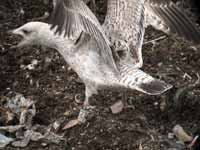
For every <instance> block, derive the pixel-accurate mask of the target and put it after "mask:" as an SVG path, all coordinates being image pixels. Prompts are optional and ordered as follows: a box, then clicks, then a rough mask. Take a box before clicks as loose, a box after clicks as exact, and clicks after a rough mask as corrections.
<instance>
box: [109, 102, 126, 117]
mask: <svg viewBox="0 0 200 150" xmlns="http://www.w3.org/2000/svg"><path fill="white" fill-rule="evenodd" d="M123 108H124V104H123V102H122V101H118V102H116V103H115V104H114V105H112V106H111V107H110V109H111V111H112V113H113V114H118V113H120V112H122V110H123Z"/></svg>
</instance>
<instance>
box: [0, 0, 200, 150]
mask: <svg viewBox="0 0 200 150" xmlns="http://www.w3.org/2000/svg"><path fill="white" fill-rule="evenodd" d="M44 1H45V0H37V1H30V0H1V1H0V96H4V95H6V94H7V93H9V92H10V91H12V92H18V93H22V94H23V95H24V96H26V97H32V98H33V99H34V100H35V101H36V102H37V103H36V108H37V115H36V117H35V119H34V123H37V124H44V125H48V124H50V123H53V122H54V121H55V120H56V119H57V118H60V117H64V115H63V113H64V112H66V111H72V112H75V113H73V114H72V115H71V116H70V118H69V117H68V118H66V122H67V121H68V120H70V119H72V118H75V117H76V116H77V114H78V111H79V109H80V108H81V105H79V104H77V103H76V102H75V101H74V97H75V95H76V94H81V95H83V94H84V85H83V84H82V83H81V82H80V81H79V79H78V77H77V75H76V74H75V73H74V72H73V71H72V70H71V69H69V68H68V66H67V64H66V63H65V61H64V60H63V58H62V57H61V56H60V54H59V53H57V52H56V51H55V50H52V49H47V48H42V47H37V46H34V47H26V48H23V49H11V46H12V45H14V44H16V38H15V37H13V36H11V35H8V34H7V31H8V30H10V29H14V28H16V27H18V26H20V25H22V24H24V23H26V22H28V21H30V20H31V19H32V18H36V17H40V16H42V15H43V14H44V12H45V11H49V12H50V10H51V6H50V4H44ZM46 1H47V2H48V0H46ZM97 6H98V8H97V14H98V17H99V18H100V20H101V21H102V20H103V17H104V14H105V2H104V1H98V2H97ZM22 10H23V11H22ZM23 12H24V13H23ZM146 33H147V34H146V35H145V40H146V41H149V40H152V39H156V38H158V37H160V36H162V35H163V33H160V32H157V31H155V30H153V29H151V28H148V29H147V31H146ZM143 55H144V67H143V70H145V72H148V73H150V74H151V75H153V76H154V77H157V78H160V79H162V80H165V81H166V82H168V83H171V84H172V85H173V86H174V88H173V89H171V90H169V91H168V92H167V93H165V94H163V95H161V96H148V95H145V94H141V93H138V92H135V91H133V92H129V93H127V96H128V103H129V104H130V105H132V106H133V107H132V108H127V109H125V110H123V111H122V112H121V113H120V114H117V115H114V114H112V113H111V112H110V110H109V107H110V105H112V104H114V103H115V102H116V101H118V100H121V99H122V93H120V92H117V91H116V92H110V91H103V92H100V94H99V95H97V96H94V97H93V98H92V103H93V104H94V105H96V106H97V108H98V112H97V113H96V115H95V116H94V117H93V118H92V119H91V120H90V121H89V122H88V123H86V124H83V125H80V126H76V127H74V128H72V129H69V130H67V131H65V139H66V140H65V141H63V142H61V144H59V145H48V146H46V147H43V146H42V145H41V143H40V142H35V143H34V142H32V143H30V144H29V146H28V147H26V148H24V150H29V149H34V150H42V149H43V150H47V149H48V150H55V149H58V150H71V149H74V150H103V149H105V150H111V149H112V150H135V149H136V150H137V149H139V147H140V145H141V146H142V147H143V149H145V150H150V149H152V150H167V149H169V148H173V146H174V142H175V141H176V139H172V140H170V139H168V133H170V132H172V128H173V127H174V125H176V124H180V125H181V126H183V127H184V128H185V129H186V130H187V131H188V132H189V133H194V132H195V131H196V130H197V129H198V126H199V125H200V109H199V107H200V89H199V87H200V86H199V85H196V86H195V87H192V88H191V86H192V85H194V83H195V82H196V81H197V74H198V73H199V74H200V51H199V50H198V48H197V49H195V48H193V46H192V45H191V44H190V43H186V42H185V41H183V40H181V39H178V38H175V37H166V38H164V39H163V40H160V41H159V42H158V43H157V44H156V45H154V46H153V44H151V43H150V44H147V45H144V48H143ZM34 59H36V60H38V61H39V63H38V65H37V66H36V67H35V69H34V70H28V69H23V68H22V67H21V66H22V65H28V64H30V63H31V62H32V60H34ZM60 132H61V131H60ZM14 149H15V148H12V147H7V148H6V150H14Z"/></svg>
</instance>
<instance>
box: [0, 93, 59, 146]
mask: <svg viewBox="0 0 200 150" xmlns="http://www.w3.org/2000/svg"><path fill="white" fill-rule="evenodd" d="M4 98H5V100H6V101H5V103H3V106H0V108H1V110H2V111H1V113H2V114H6V115H2V114H1V115H2V116H0V117H4V118H5V116H6V118H5V119H4V120H5V123H4V122H3V123H4V124H5V125H4V126H0V131H3V133H7V134H8V135H9V134H12V135H13V134H15V139H12V138H9V137H6V136H5V135H3V134H2V133H0V148H2V147H5V146H6V145H8V144H10V143H11V145H12V146H14V147H26V146H27V145H28V144H29V143H30V141H40V140H42V141H45V143H56V144H58V143H59V142H60V141H61V140H63V137H62V136H59V135H56V134H55V133H53V132H52V131H51V128H52V125H50V127H49V126H41V125H33V124H32V120H33V117H34V116H35V115H36V107H35V102H34V101H33V100H32V99H31V98H25V97H24V96H23V95H22V94H15V96H14V97H12V98H8V97H4ZM8 121H14V122H18V124H12V125H10V124H9V125H7V123H8ZM53 127H54V128H58V123H54V126H53ZM40 128H42V129H41V131H42V133H43V134H42V133H40V132H39V131H38V130H39V129H40Z"/></svg>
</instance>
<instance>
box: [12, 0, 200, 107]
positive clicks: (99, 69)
mask: <svg viewBox="0 0 200 150" xmlns="http://www.w3.org/2000/svg"><path fill="white" fill-rule="evenodd" d="M153 2H155V1H153ZM158 2H160V1H158ZM155 3H156V2H155ZM158 4H159V3H158ZM158 6H160V5H158ZM170 6H171V5H169V6H168V5H167V7H170ZM162 8H163V7H161V9H162ZM156 10H157V9H156ZM166 10H168V9H166ZM166 10H163V11H164V12H166ZM172 10H173V12H174V11H175V12H174V14H175V15H177V16H179V19H180V15H182V13H179V12H178V11H177V9H172ZM148 11H150V12H151V14H150V13H147V12H148ZM149 14H150V16H149ZM170 14H173V13H170ZM166 15H168V14H166V13H163V12H162V13H158V12H157V11H155V10H154V5H152V1H151V0H149V1H146V2H145V1H144V0H108V10H107V15H106V19H105V22H104V24H103V26H101V25H100V23H99V22H98V20H97V18H96V17H95V15H94V14H93V13H92V12H91V11H90V9H89V8H88V7H87V5H86V4H85V3H84V2H83V1H82V0H54V11H53V13H52V18H51V21H50V24H51V25H49V24H46V23H42V22H30V23H27V24H25V25H23V26H22V27H20V28H18V29H16V30H14V31H13V33H14V34H19V35H21V36H23V37H24V40H23V41H22V42H21V43H19V45H18V46H24V45H28V44H40V45H45V46H48V47H51V48H54V49H57V50H58V51H59V52H60V54H61V55H62V56H63V58H64V59H65V61H66V62H67V63H68V64H69V65H70V67H71V68H73V69H74V71H75V72H76V73H77V74H78V75H79V77H80V78H81V79H82V80H83V82H84V84H85V86H86V90H85V94H86V100H85V103H84V104H85V105H88V104H89V98H90V97H91V96H92V95H93V94H96V93H97V92H98V90H100V89H106V88H109V89H126V90H127V89H129V90H138V91H141V92H144V93H147V94H150V95H157V94H161V93H163V92H165V91H166V90H168V89H170V88H171V87H172V86H171V85H169V84H166V83H164V82H163V81H160V80H158V79H155V78H153V77H151V76H150V75H148V74H146V73H145V72H143V71H141V70H140V69H139V68H140V67H142V62H143V61H142V51H141V50H142V43H143V38H144V32H145V25H146V24H147V22H146V20H148V17H149V18H150V19H151V18H152V17H153V16H154V17H156V18H158V19H160V21H161V22H162V24H164V25H166V26H169V28H170V29H172V31H174V32H175V31H176V30H173V29H174V28H173V23H174V22H173V21H172V20H173V19H172V20H170V21H172V22H170V21H169V18H167V17H166ZM185 17H186V16H185V15H183V18H182V19H185ZM170 18H171V17H170ZM172 18H173V17H172ZM186 18H187V17H186ZM182 19H180V20H182ZM180 20H179V21H180ZM154 25H155V24H154ZM184 27H185V28H186V27H187V26H184ZM192 27H194V25H193V24H192ZM160 29H161V28H160ZM194 29H196V28H192V29H191V30H194ZM25 31H26V32H25ZM26 33H28V34H26ZM177 33H186V30H184V32H177ZM190 39H192V38H190Z"/></svg>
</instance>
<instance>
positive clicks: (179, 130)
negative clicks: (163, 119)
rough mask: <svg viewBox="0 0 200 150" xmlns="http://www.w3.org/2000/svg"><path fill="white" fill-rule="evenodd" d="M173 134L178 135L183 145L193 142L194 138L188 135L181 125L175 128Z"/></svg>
mask: <svg viewBox="0 0 200 150" xmlns="http://www.w3.org/2000/svg"><path fill="white" fill-rule="evenodd" d="M173 133H174V134H175V135H176V137H177V138H178V139H179V140H180V141H181V142H183V143H185V142H191V141H192V139H193V138H192V136H190V135H188V134H187V133H186V132H185V131H184V129H183V127H181V126H180V125H176V126H175V127H174V128H173Z"/></svg>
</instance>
